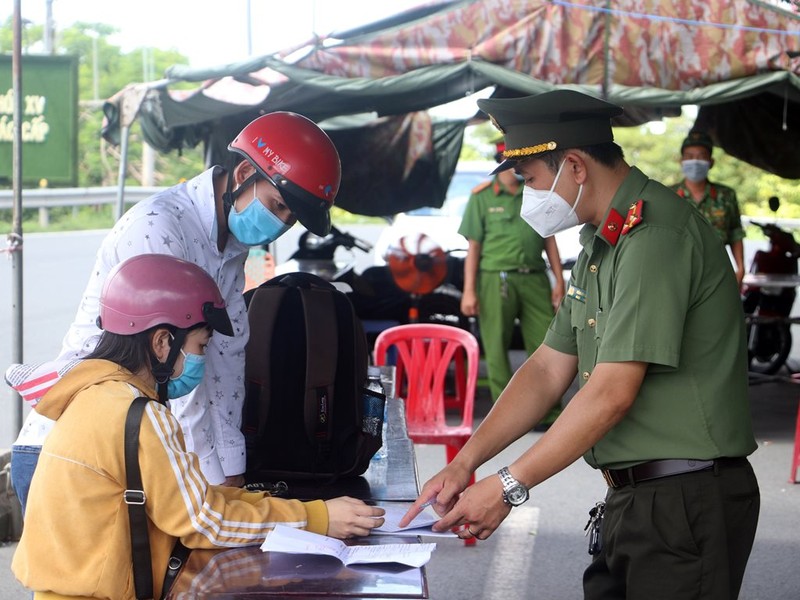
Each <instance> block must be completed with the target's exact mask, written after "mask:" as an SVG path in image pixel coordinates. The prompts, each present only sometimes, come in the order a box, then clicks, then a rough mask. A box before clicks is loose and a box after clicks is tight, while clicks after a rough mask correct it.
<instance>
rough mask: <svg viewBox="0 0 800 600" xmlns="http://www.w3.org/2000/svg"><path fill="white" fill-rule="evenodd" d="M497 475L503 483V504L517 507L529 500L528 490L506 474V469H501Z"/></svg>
mask: <svg viewBox="0 0 800 600" xmlns="http://www.w3.org/2000/svg"><path fill="white" fill-rule="evenodd" d="M497 474H498V475H500V481H501V482H502V483H503V502H505V503H506V504H510V505H511V506H519V505H520V504H524V503H525V502H527V500H528V498H530V494H529V493H528V488H526V487H525V486H524V485H522V484H521V483H520V482H519V481H517V480H516V479H514V477H513V475H511V473H509V472H508V467H503V468H502V469H500V470H499V471H498V472H497Z"/></svg>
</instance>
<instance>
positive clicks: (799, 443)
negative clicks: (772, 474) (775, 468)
mask: <svg viewBox="0 0 800 600" xmlns="http://www.w3.org/2000/svg"><path fill="white" fill-rule="evenodd" d="M798 467H800V405H798V406H797V425H796V426H795V430H794V450H793V451H792V474H791V475H790V476H789V483H798V480H797V469H798Z"/></svg>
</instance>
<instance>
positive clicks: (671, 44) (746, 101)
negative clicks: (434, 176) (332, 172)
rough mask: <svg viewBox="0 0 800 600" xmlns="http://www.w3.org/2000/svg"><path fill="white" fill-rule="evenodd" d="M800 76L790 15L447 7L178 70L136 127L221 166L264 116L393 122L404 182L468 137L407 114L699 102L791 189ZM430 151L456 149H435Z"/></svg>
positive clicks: (796, 20)
mask: <svg viewBox="0 0 800 600" xmlns="http://www.w3.org/2000/svg"><path fill="white" fill-rule="evenodd" d="M793 6H795V8H792V7H793ZM799 75H800V17H798V14H797V9H796V5H795V3H793V2H788V1H782V0H771V1H767V0H675V1H673V2H663V1H661V0H615V1H614V2H598V1H597V0H571V1H567V0H550V1H548V0H460V1H452V0H451V1H440V2H429V3H427V4H424V5H422V6H420V7H419V8H416V9H413V10H410V11H406V12H404V13H400V14H398V15H396V16H394V17H391V18H389V19H385V20H383V21H380V22H378V23H373V24H371V25H368V26H365V27H361V28H358V29H353V30H350V31H345V32H334V33H332V34H330V35H329V36H327V37H325V38H321V39H315V40H312V41H311V42H309V44H307V45H304V46H301V47H299V48H294V49H290V50H286V51H284V52H281V53H279V54H277V55H272V56H266V57H259V58H253V59H251V60H248V61H245V62H242V63H237V64H232V65H224V66H221V67H217V68H209V69H190V68H186V67H179V66H176V67H172V68H171V69H169V70H168V72H167V78H168V79H167V80H166V81H165V82H162V85H159V86H154V87H151V88H148V89H147V90H146V91H144V92H142V91H141V90H140V91H139V93H140V94H143V98H144V101H143V103H142V105H141V113H140V118H141V119H142V124H143V127H144V130H145V135H146V137H147V138H148V140H149V141H150V142H151V143H152V144H153V145H154V146H156V147H157V148H159V149H161V150H169V149H174V148H180V147H182V146H185V145H194V144H196V143H198V142H200V141H203V142H204V143H206V144H207V147H208V148H209V149H210V152H209V157H211V158H212V159H213V158H215V157H218V156H220V155H221V154H220V151H221V150H222V149H223V148H224V143H225V142H226V141H227V140H228V139H229V138H230V137H232V135H233V134H235V132H236V131H237V130H238V129H239V128H241V126H243V125H244V124H245V123H246V122H247V121H249V120H250V119H252V118H253V117H255V116H256V115H258V114H260V113H262V112H268V111H272V110H294V111H297V112H300V113H302V114H305V115H307V116H308V117H310V118H312V119H314V120H317V121H320V120H323V119H328V118H330V117H337V116H342V115H355V114H358V113H376V114H377V115H380V116H394V122H395V124H394V126H396V127H402V128H403V131H405V132H406V138H407V139H408V140H410V141H409V144H410V145H409V148H410V150H409V151H408V153H407V154H406V156H405V157H404V160H405V168H401V169H400V170H399V171H398V172H400V173H405V174H407V173H408V172H409V168H408V165H409V164H410V163H409V162H408V161H409V160H410V158H409V157H413V156H415V155H416V156H420V155H421V154H424V152H423V151H422V150H421V148H424V147H427V152H428V153H429V154H431V153H432V154H431V156H433V159H434V160H435V161H438V160H440V159H442V158H444V157H445V156H446V155H448V156H449V154H451V153H452V152H453V151H454V150H455V151H457V149H458V144H459V143H460V140H459V141H457V140H456V138H457V137H458V132H459V131H460V129H463V123H461V124H452V123H451V124H449V125H448V126H443V125H441V124H436V123H431V122H430V121H429V120H426V119H425V118H424V117H421V116H415V117H413V118H412V117H408V116H406V115H408V114H409V113H414V112H416V111H425V110H426V109H428V108H430V107H432V106H437V105H440V104H443V103H446V102H449V101H452V100H455V99H458V98H462V97H464V95H465V94H468V93H470V92H477V91H479V90H481V89H484V88H487V87H490V86H494V87H495V91H494V94H495V95H496V96H503V97H508V96H518V95H526V94H531V93H537V92H542V91H545V90H549V89H553V88H555V87H570V88H574V89H580V90H582V91H585V92H587V93H590V94H594V95H597V96H600V97H605V98H607V99H608V100H610V101H612V102H615V103H618V104H620V105H622V106H623V107H624V108H625V115H623V119H622V120H621V122H620V123H619V124H632V123H640V122H642V121H645V120H649V119H657V118H660V116H662V115H666V114H675V113H676V111H677V110H678V109H679V107H680V106H681V105H686V104H696V105H699V106H700V110H699V113H698V117H697V121H698V122H697V126H698V127H702V128H704V129H706V130H707V131H709V133H710V134H711V136H712V137H713V138H714V140H715V142H716V143H717V144H718V145H719V146H721V147H722V148H724V149H725V150H726V151H727V152H728V153H730V154H732V155H734V156H736V157H738V158H740V159H742V160H745V161H747V162H749V163H751V164H754V165H756V166H758V167H761V168H763V169H765V170H767V171H770V172H772V173H776V174H778V175H780V176H783V177H788V178H798V177H800V143H799V142H800V78H798V76H799ZM174 81H197V82H202V86H201V87H200V88H199V89H197V90H195V91H194V92H185V91H183V92H177V91H173V90H171V88H170V83H171V82H174ZM130 93H132V92H131V90H126V91H123V93H121V94H120V95H118V97H115V99H112V102H111V103H110V104H109V105H108V109H109V111H108V113H109V115H110V116H111V121H110V125H111V127H110V128H109V129H108V130H107V133H108V135H109V136H111V137H113V133H114V131H115V129H114V124H115V119H116V118H118V116H119V115H118V110H119V106H120V102H119V100H120V98H124V97H125V96H126V94H130ZM401 115H402V117H401ZM401 121H402V123H401ZM441 127H445V129H439V128H441ZM445 131H446V132H445ZM351 137H352V136H351ZM437 138H438V140H439V143H440V144H441V142H442V140H446V141H447V143H446V144H444V145H440V146H437V142H436V140H437ZM353 139H355V138H353ZM414 140H416V147H415V148H416V149H413V148H412V147H413V146H414ZM420 140H423V142H424V143H422V142H420ZM337 143H338V142H337ZM426 144H427V146H426ZM357 148H358V145H357V144H355V145H353V150H354V151H357ZM359 154H361V157H362V158H363V152H359ZM343 158H344V159H345V162H348V161H350V160H351V159H349V158H348V157H347V156H343ZM352 160H357V159H352ZM358 160H360V159H358ZM450 162H451V161H449V162H448V164H447V165H444V166H442V167H441V168H439V173H440V174H441V177H443V178H449V173H452V168H451V167H452V166H453V164H454V163H453V164H450ZM350 164H354V162H351V163H350ZM443 185H444V187H443V188H442V193H443V189H444V188H446V183H445V184H443ZM439 187H442V186H439ZM350 191H352V192H353V193H355V194H358V191H357V190H355V189H353V190H350ZM351 200H352V201H353V205H352V209H353V212H359V213H361V214H389V213H394V212H398V211H399V210H405V209H407V208H409V206H403V207H396V206H393V205H391V204H387V205H383V201H382V200H381V199H378V200H376V198H375V196H374V195H373V196H372V197H371V198H363V199H361V200H358V199H355V198H351V199H348V200H345V202H349V201H351ZM440 203H441V198H439V199H438V200H436V199H433V200H432V199H431V197H427V196H426V197H424V198H422V199H421V200H419V205H426V204H427V205H439V204H440ZM345 208H348V209H351V208H350V207H348V206H346V205H345Z"/></svg>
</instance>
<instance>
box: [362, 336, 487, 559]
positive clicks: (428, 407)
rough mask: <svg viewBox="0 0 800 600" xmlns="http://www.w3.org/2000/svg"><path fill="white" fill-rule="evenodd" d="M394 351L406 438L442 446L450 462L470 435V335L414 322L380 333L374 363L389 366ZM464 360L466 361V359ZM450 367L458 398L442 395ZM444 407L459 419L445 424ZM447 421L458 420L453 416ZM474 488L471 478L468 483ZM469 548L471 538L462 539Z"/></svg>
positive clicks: (474, 364) (473, 346) (474, 374)
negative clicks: (404, 418) (391, 350)
mask: <svg viewBox="0 0 800 600" xmlns="http://www.w3.org/2000/svg"><path fill="white" fill-rule="evenodd" d="M391 348H394V358H395V361H396V362H395V387H396V390H397V396H398V397H401V398H404V400H405V404H406V422H407V425H408V437H410V438H411V440H412V441H413V442H414V443H417V444H443V445H444V446H445V447H446V452H447V462H448V463H449V462H450V461H451V460H453V458H454V457H455V455H456V454H457V453H458V451H459V450H460V449H461V448H463V447H464V444H466V443H467V440H468V439H469V438H470V436H471V435H472V415H473V409H474V405H475V388H476V386H477V384H478V363H479V360H480V351H479V348H478V342H477V340H476V339H475V336H473V335H472V334H471V333H470V332H468V331H464V330H463V329H459V328H458V327H452V326H450V325H437V324H429V323H412V324H408V325H398V326H396V327H390V328H389V329H386V330H384V331H382V332H381V333H380V334H379V335H378V337H377V338H376V339H375V357H374V358H375V361H374V362H375V364H376V365H379V366H381V365H385V364H388V363H387V359H388V356H389V354H390V352H389V351H390V349H391ZM465 358H466V360H465ZM451 365H452V366H453V367H454V369H453V370H454V372H455V376H456V382H455V392H456V398H455V399H451V398H448V397H447V396H446V391H445V382H446V380H447V375H448V372H449V371H451V369H450V367H451ZM448 408H455V409H457V410H458V412H459V415H460V422H459V423H457V424H452V425H450V424H448V423H447V416H448V415H447V411H446V409H448ZM450 420H451V422H452V421H453V420H458V416H455V415H452V413H451V417H450ZM473 483H475V474H474V473H473V474H472V476H471V477H470V480H469V484H470V485H472V484H473ZM464 542H465V543H466V544H467V545H472V544H474V543H475V538H468V539H465V540H464Z"/></svg>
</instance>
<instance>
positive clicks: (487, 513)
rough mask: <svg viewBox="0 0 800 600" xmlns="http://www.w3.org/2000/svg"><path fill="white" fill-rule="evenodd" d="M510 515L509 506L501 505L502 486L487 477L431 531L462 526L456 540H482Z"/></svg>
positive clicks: (471, 488) (465, 492)
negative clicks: (471, 538)
mask: <svg viewBox="0 0 800 600" xmlns="http://www.w3.org/2000/svg"><path fill="white" fill-rule="evenodd" d="M440 495H441V494H440ZM510 512H511V506H509V505H508V504H506V503H505V502H503V485H502V483H500V478H499V477H496V476H492V477H486V478H484V479H482V480H480V481H478V482H476V483H475V484H473V485H471V486H470V487H468V488H467V489H466V490H465V491H464V492H463V493H462V494H461V497H460V498H458V500H457V501H456V503H455V505H454V506H453V507H452V508H451V509H450V510H449V511H448V512H447V514H446V515H444V516H443V517H442V518H441V519H439V521H438V522H437V523H436V524H435V525H434V526H433V527H432V529H433V530H434V531H446V530H448V529H452V528H454V527H458V526H464V527H463V529H462V530H461V531H459V532H458V537H460V538H470V537H474V538H477V539H479V540H485V539H486V538H488V537H489V536H490V535H492V533H494V530H495V529H497V528H498V527H499V526H500V523H502V522H503V520H504V519H505V518H506V517H507V516H508V513H510Z"/></svg>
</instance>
